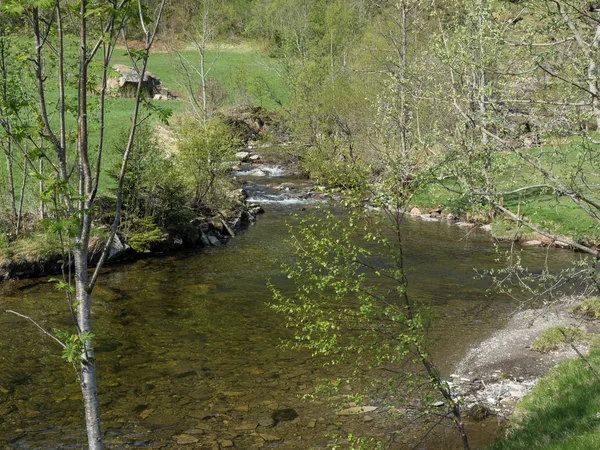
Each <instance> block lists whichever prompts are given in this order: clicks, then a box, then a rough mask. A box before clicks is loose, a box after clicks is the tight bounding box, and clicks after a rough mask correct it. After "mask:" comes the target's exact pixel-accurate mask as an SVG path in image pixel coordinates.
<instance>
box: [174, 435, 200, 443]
mask: <svg viewBox="0 0 600 450" xmlns="http://www.w3.org/2000/svg"><path fill="white" fill-rule="evenodd" d="M173 439H175V441H176V442H177V445H187V444H195V443H197V442H198V441H199V439H198V438H196V437H194V436H190V435H189V434H179V435H177V436H173Z"/></svg>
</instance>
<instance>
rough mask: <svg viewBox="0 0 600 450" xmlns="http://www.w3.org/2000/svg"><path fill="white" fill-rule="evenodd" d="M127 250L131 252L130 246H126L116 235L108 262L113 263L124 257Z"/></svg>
mask: <svg viewBox="0 0 600 450" xmlns="http://www.w3.org/2000/svg"><path fill="white" fill-rule="evenodd" d="M127 250H129V245H127V244H124V243H123V242H122V241H121V239H119V236H117V235H116V234H115V237H114V238H113V241H112V245H111V246H110V251H109V252H108V258H107V261H112V260H114V259H117V258H119V257H120V256H122V255H123V254H124V253H125V252H126V251H127Z"/></svg>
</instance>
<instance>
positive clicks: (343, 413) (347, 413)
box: [336, 406, 377, 416]
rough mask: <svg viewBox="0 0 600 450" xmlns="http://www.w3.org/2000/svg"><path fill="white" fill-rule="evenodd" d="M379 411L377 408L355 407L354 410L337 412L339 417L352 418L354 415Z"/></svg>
mask: <svg viewBox="0 0 600 450" xmlns="http://www.w3.org/2000/svg"><path fill="white" fill-rule="evenodd" d="M376 409H377V407H376V406H353V407H352V408H348V409H344V410H342V411H338V412H336V414H337V415H338V416H352V415H354V414H362V413H366V412H372V411H375V410H376Z"/></svg>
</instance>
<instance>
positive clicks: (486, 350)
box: [449, 299, 600, 419]
mask: <svg viewBox="0 0 600 450" xmlns="http://www.w3.org/2000/svg"><path fill="white" fill-rule="evenodd" d="M580 302H581V299H567V300H564V301H561V302H559V303H558V304H557V305H553V306H552V307H548V308H542V309H529V310H524V311H520V312H517V313H516V314H514V315H513V316H512V317H510V318H509V320H508V322H507V324H506V326H505V327H504V328H503V329H501V330H499V331H497V332H495V333H493V334H492V335H491V336H490V337H489V338H487V339H485V340H483V341H482V342H480V343H479V344H476V345H474V346H472V347H471V348H470V350H469V351H468V352H467V354H466V356H465V357H464V358H463V359H462V361H461V362H460V363H459V364H458V365H457V366H456V367H455V369H454V371H453V373H452V375H451V376H450V378H451V379H450V381H449V383H450V385H451V386H452V388H453V390H454V392H455V393H456V395H457V396H458V397H459V398H460V399H461V400H462V401H463V402H464V406H465V409H466V410H467V411H468V412H469V414H470V415H471V416H473V415H475V416H477V417H475V419H482V418H483V417H485V416H486V415H493V416H499V417H501V418H505V419H507V418H510V417H511V415H512V414H513V412H514V410H515V407H517V405H518V403H519V402H520V401H521V400H522V399H523V398H524V397H525V396H526V395H527V394H529V393H530V392H531V391H532V390H533V389H534V388H535V386H536V385H537V383H538V381H539V380H540V379H541V378H542V377H544V376H545V375H546V374H547V373H548V372H549V371H550V370H551V369H553V368H555V367H557V365H559V364H560V363H561V362H563V361H566V360H569V359H575V358H577V357H578V355H577V353H576V352H575V350H574V349H573V348H572V347H570V346H569V345H564V346H562V347H559V348H558V349H556V350H554V351H549V352H547V353H540V352H536V351H534V350H532V346H533V345H534V342H535V340H536V339H537V338H538V336H540V334H541V333H542V332H543V331H544V330H547V329H549V328H551V327H569V328H576V329H579V330H581V331H582V332H583V333H585V334H586V335H593V334H597V333H598V332H600V323H599V322H598V321H597V320H593V319H590V318H589V317H587V316H585V315H582V314H579V313H575V312H573V310H574V307H575V306H576V305H577V304H578V303H580ZM576 347H577V349H578V350H579V351H580V352H582V353H583V354H586V353H587V352H588V350H589V346H588V344H587V343H585V342H582V343H579V342H578V343H576Z"/></svg>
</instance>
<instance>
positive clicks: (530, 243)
mask: <svg viewBox="0 0 600 450" xmlns="http://www.w3.org/2000/svg"><path fill="white" fill-rule="evenodd" d="M521 245H522V246H523V247H539V246H540V245H542V241H538V240H537V239H532V240H531V241H525V242H523V243H522V244H521Z"/></svg>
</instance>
